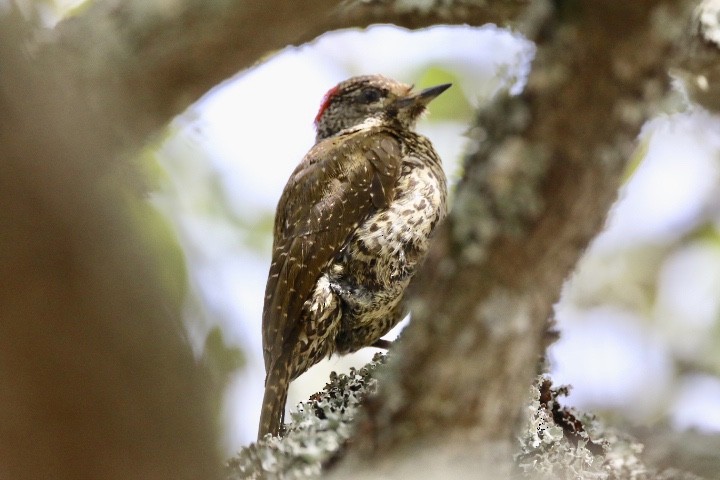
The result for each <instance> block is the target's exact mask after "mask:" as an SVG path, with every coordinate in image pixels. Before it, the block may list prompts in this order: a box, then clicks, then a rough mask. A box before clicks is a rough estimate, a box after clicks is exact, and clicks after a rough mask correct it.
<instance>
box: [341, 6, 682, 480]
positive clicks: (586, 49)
mask: <svg viewBox="0 0 720 480" xmlns="http://www.w3.org/2000/svg"><path fill="white" fill-rule="evenodd" d="M558 6H559V7H560V10H558V12H557V15H556V16H555V17H554V19H552V22H550V23H547V24H545V27H544V28H539V29H538V32H539V36H538V37H537V39H536V41H537V43H538V53H537V58H536V61H535V63H534V66H533V71H532V73H531V75H530V78H529V80H528V86H527V89H526V91H525V92H524V93H523V94H522V95H520V96H518V97H515V98H507V97H505V98H499V99H497V101H496V102H495V103H494V104H493V105H492V106H491V107H490V108H489V109H488V110H487V111H485V112H483V113H481V114H480V115H479V117H478V120H477V124H476V126H475V127H474V128H473V129H471V134H472V136H473V138H474V142H473V143H472V144H471V147H470V153H469V155H468V156H467V159H466V162H465V175H464V177H463V180H462V182H461V184H460V185H459V186H458V191H457V201H456V202H455V207H454V210H453V212H452V213H451V215H450V217H449V219H448V221H447V222H446V223H445V225H444V227H443V228H442V230H441V232H440V234H439V235H438V238H437V239H436V243H435V245H434V250H433V251H432V252H431V255H430V258H429V260H428V264H427V265H426V267H425V269H424V270H423V274H421V275H420V277H419V278H418V279H417V282H416V283H415V291H414V296H413V306H414V308H413V317H414V318H413V322H411V324H410V326H409V327H408V328H407V329H406V331H405V332H404V335H403V337H402V338H401V340H400V342H399V345H397V349H396V352H395V353H396V354H397V357H396V359H395V361H394V362H391V363H390V365H389V368H388V372H387V374H386V376H385V377H384V378H382V379H381V382H380V389H379V392H378V395H377V396H375V397H373V398H372V399H371V400H370V402H369V403H368V405H367V409H366V415H365V417H364V418H363V419H362V420H361V423H360V426H359V434H358V437H357V438H356V439H355V441H354V443H353V447H352V450H353V451H354V455H353V456H351V458H350V459H349V460H348V464H347V465H349V466H348V468H347V469H346V470H341V472H340V473H339V476H340V477H341V476H342V475H343V474H347V473H348V472H357V471H358V470H357V468H358V465H369V464H372V465H373V468H376V466H377V464H378V457H383V458H385V459H386V461H387V462H389V461H390V460H387V459H390V458H393V459H394V461H395V462H397V463H402V462H404V461H412V460H411V459H410V457H408V456H407V455H405V453H407V451H408V449H409V448H411V446H413V445H414V446H416V447H417V448H416V451H415V452H414V454H413V455H412V458H418V457H420V458H424V456H426V455H431V454H435V458H436V459H438V457H439V456H441V455H443V451H442V449H437V448H434V446H435V445H438V444H454V445H456V446H458V448H459V450H458V449H456V450H455V453H453V456H451V457H450V458H453V459H455V460H457V459H458V458H460V457H462V458H466V459H468V461H471V462H476V464H477V465H492V466H493V467H494V468H496V469H497V470H498V471H497V472H496V474H499V475H503V474H507V471H505V472H503V471H502V467H501V466H502V465H503V462H502V461H499V462H498V461H497V459H498V458H502V457H505V459H508V458H509V457H510V451H511V447H510V446H511V443H512V439H513V435H514V432H516V428H517V425H519V424H520V422H521V419H522V417H523V415H522V407H523V402H524V398H525V396H524V392H525V391H526V390H525V389H526V387H527V385H529V383H530V381H531V379H532V377H533V375H534V374H535V372H536V369H537V365H538V361H539V359H540V358H541V356H542V355H543V354H544V350H545V347H546V343H547V342H546V340H545V339H546V335H547V328H548V319H549V318H551V313H552V305H553V303H554V302H555V301H557V299H558V297H559V294H560V289H561V287H562V284H563V281H564V279H565V278H566V277H567V276H568V274H569V273H570V271H571V269H572V268H573V266H574V264H575V262H576V261H577V259H578V258H579V257H580V255H581V254H582V253H583V251H584V249H585V248H586V247H587V245H588V244H589V242H590V241H591V240H592V238H593V237H594V236H595V235H596V234H597V233H598V231H599V230H600V228H601V227H602V225H603V223H604V221H605V217H606V214H607V212H608V210H609V208H610V206H611V204H612V202H613V201H614V199H615V196H616V192H617V189H618V186H619V184H620V180H621V175H622V172H623V169H624V166H625V161H626V159H628V158H630V154H631V153H632V150H633V148H634V140H635V137H636V135H637V134H638V132H639V129H640V127H641V126H642V124H643V122H644V121H645V119H647V118H648V116H649V115H651V114H652V113H653V112H654V106H655V105H656V104H657V103H658V102H659V101H660V100H661V99H662V98H663V96H664V95H665V93H666V91H667V88H668V81H667V67H668V62H669V59H670V58H671V55H670V54H671V52H672V48H673V45H674V43H673V42H674V41H676V40H677V37H674V36H672V35H669V34H668V33H669V32H672V31H678V29H675V30H673V29H672V28H669V27H670V25H667V24H658V23H657V21H656V20H657V18H667V19H674V21H676V22H678V25H680V26H682V25H683V22H685V21H686V20H685V18H686V17H685V18H683V16H682V12H683V11H684V7H685V6H686V4H685V3H684V2H660V1H646V2H633V3H625V2H623V3H620V2H613V1H609V0H608V1H598V0H592V1H577V2H558ZM679 30H682V28H680V29H679ZM396 451H397V452H398V453H395V452H396ZM433 452H434V453H433ZM458 452H464V453H458ZM444 453H447V452H444ZM440 458H442V457H440ZM470 459H471V460H470ZM438 461H442V460H438ZM363 462H364V463H363ZM450 463H453V462H450ZM504 465H509V462H507V461H506V462H505V463H504ZM508 468H509V467H508Z"/></svg>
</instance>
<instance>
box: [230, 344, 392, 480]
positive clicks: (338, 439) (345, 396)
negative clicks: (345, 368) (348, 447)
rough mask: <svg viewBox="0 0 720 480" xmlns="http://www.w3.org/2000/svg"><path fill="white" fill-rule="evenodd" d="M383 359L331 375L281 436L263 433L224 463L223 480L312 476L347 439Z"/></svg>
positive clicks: (371, 389)
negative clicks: (345, 372)
mask: <svg viewBox="0 0 720 480" xmlns="http://www.w3.org/2000/svg"><path fill="white" fill-rule="evenodd" d="M384 361H385V356H384V355H382V354H377V355H375V357H374V358H373V360H372V361H371V362H370V363H368V364H367V365H365V366H364V367H363V368H360V369H354V368H351V369H350V372H349V373H348V374H347V375H345V374H337V373H335V372H333V373H331V374H330V381H329V382H328V383H327V385H325V388H324V389H323V391H322V392H318V393H316V394H314V395H313V396H312V397H311V398H310V399H309V400H308V401H307V402H301V403H300V404H298V406H297V409H296V410H295V411H293V412H291V415H290V417H291V422H290V423H289V424H288V425H287V426H286V431H285V435H284V436H283V437H270V436H269V435H268V436H266V437H265V438H264V439H263V440H260V441H259V442H257V443H253V444H252V445H250V446H248V447H247V448H244V449H243V450H241V451H240V452H238V454H237V456H235V457H233V458H232V459H231V460H230V461H228V464H227V469H226V472H227V476H226V478H227V480H235V479H261V478H262V479H275V478H283V479H306V478H317V477H318V476H319V475H320V473H321V471H322V469H323V465H325V464H327V463H329V462H331V461H332V457H333V456H334V455H337V454H338V452H340V451H341V449H342V448H343V446H344V444H345V442H346V441H347V440H348V439H349V438H350V436H351V435H352V433H353V419H354V418H355V414H356V412H357V409H358V406H359V405H360V402H361V400H362V399H363V398H364V397H365V396H366V395H370V394H372V393H373V392H374V391H375V390H376V388H377V380H375V378H374V377H375V376H376V371H377V370H378V369H379V368H380V367H381V366H382V365H383V363H384Z"/></svg>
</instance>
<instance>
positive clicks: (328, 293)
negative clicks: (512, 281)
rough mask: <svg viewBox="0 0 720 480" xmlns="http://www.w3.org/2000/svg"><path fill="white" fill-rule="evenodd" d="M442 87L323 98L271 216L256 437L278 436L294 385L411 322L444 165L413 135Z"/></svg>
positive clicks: (360, 83)
mask: <svg viewBox="0 0 720 480" xmlns="http://www.w3.org/2000/svg"><path fill="white" fill-rule="evenodd" d="M449 87H450V84H444V85H438V86H436V87H432V88H428V89H425V90H421V91H414V90H413V87H412V86H411V85H407V84H404V83H400V82H398V81H395V80H391V79H389V78H386V77H383V76H381V75H367V76H358V77H353V78H350V79H348V80H345V81H344V82H341V83H340V84H338V85H337V86H335V87H333V88H331V89H330V90H329V91H328V92H327V94H326V95H325V97H324V98H323V101H322V104H321V106H320V110H319V112H318V114H317V117H316V118H315V126H316V128H317V136H316V139H315V142H316V143H315V145H314V146H313V147H312V148H311V149H310V151H309V152H308V153H307V154H306V155H305V157H304V158H303V159H302V161H301V162H300V164H299V165H298V166H297V168H295V171H294V172H293V173H292V175H291V176H290V178H289V180H288V182H287V184H286V185H285V189H284V190H283V193H282V195H281V197H280V200H279V202H278V206H277V211H276V213H275V224H274V229H273V250H272V261H271V265H270V272H269V273H268V279H267V286H266V288H265V302H264V309H263V318H262V341H263V356H264V359H265V372H266V377H265V395H264V398H263V404H262V411H261V415H260V427H259V430H258V439H262V438H263V437H264V436H265V435H266V434H272V435H273V436H276V435H279V434H280V431H281V427H282V424H283V419H284V411H285V403H286V401H287V392H288V385H289V383H290V382H291V381H292V380H294V379H295V378H297V377H298V376H300V375H301V374H302V373H304V372H305V371H306V370H307V369H308V368H310V367H311V366H313V365H314V364H316V363H317V362H319V361H320V360H322V359H323V358H325V357H327V356H329V355H332V354H333V353H337V354H346V353H350V352H355V351H357V350H359V349H360V348H363V347H367V346H384V345H386V343H385V341H384V340H381V337H382V336H384V335H385V334H386V333H387V332H388V331H389V330H390V329H391V328H392V327H393V326H395V325H396V324H397V323H398V322H399V321H400V320H401V319H402V318H403V317H404V316H405V315H406V313H407V310H406V307H405V305H404V302H403V293H404V292H405V289H406V287H407V285H408V283H409V282H410V279H411V278H412V276H413V274H414V273H415V271H416V269H417V267H418V265H419V264H420V263H421V262H422V260H423V259H424V257H425V254H426V252H427V249H428V240H429V238H430V236H431V234H432V232H433V230H434V229H435V227H436V226H437V225H438V222H440V221H441V220H442V219H443V218H444V217H445V214H446V211H447V207H446V199H447V186H446V178H445V173H444V172H443V169H442V165H441V161H440V157H439V156H438V154H437V153H436V152H435V149H434V148H433V146H432V144H431V143H430V140H428V139H427V138H426V137H424V136H422V135H420V134H418V133H416V132H415V131H414V128H415V123H416V121H417V119H418V118H419V117H420V115H421V114H422V113H423V112H424V111H425V109H426V106H427V104H428V103H429V102H430V101H431V100H433V99H434V98H435V97H437V96H438V95H440V94H441V93H442V92H444V91H445V90H447V89H448V88H449Z"/></svg>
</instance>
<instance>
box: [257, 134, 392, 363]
mask: <svg viewBox="0 0 720 480" xmlns="http://www.w3.org/2000/svg"><path fill="white" fill-rule="evenodd" d="M400 163H401V153H400V144H399V142H398V141H397V140H396V139H395V138H394V137H392V136H390V135H389V134H384V133H381V132H378V131H377V130H376V131H375V132H367V131H356V132H352V133H348V134H346V135H342V136H339V137H332V138H328V139H326V140H323V141H322V142H319V143H317V144H316V145H315V146H314V147H313V148H312V149H311V150H310V152H308V154H307V155H306V156H305V158H303V160H302V162H301V163H300V165H298V167H297V168H296V169H295V171H294V172H293V174H292V175H291V177H290V179H289V180H288V183H287V185H285V189H284V191H283V194H282V196H281V197H280V201H279V202H278V207H277V212H276V215H275V228H274V236H273V240H274V241H273V254H272V262H271V264H270V272H269V274H268V280H267V285H266V287H265V305H264V309H263V354H264V357H265V370H266V372H267V371H268V370H269V369H270V366H271V365H272V362H273V361H275V360H276V359H277V358H279V357H280V355H281V354H282V352H283V351H287V350H289V349H291V348H292V346H293V344H294V342H296V341H297V339H296V337H297V335H298V332H299V330H298V328H299V326H300V313H301V310H302V306H303V303H304V302H305V301H306V300H307V299H308V297H309V296H310V294H311V292H312V290H313V288H314V286H315V283H316V282H317V280H318V278H320V274H321V272H322V271H323V269H324V268H325V267H326V266H327V265H328V263H329V262H330V261H331V260H332V259H333V257H335V255H336V254H337V253H338V252H339V251H340V249H341V248H342V246H343V245H344V244H345V242H346V241H347V239H348V237H349V236H350V234H351V232H352V231H353V230H354V229H355V228H356V226H357V225H358V224H359V223H360V222H362V221H363V220H364V219H365V218H367V216H368V215H369V214H370V213H371V212H372V211H374V210H375V209H377V208H381V207H385V206H387V205H388V204H389V203H390V201H391V200H392V198H393V196H394V188H395V183H396V181H397V177H398V175H399V174H400Z"/></svg>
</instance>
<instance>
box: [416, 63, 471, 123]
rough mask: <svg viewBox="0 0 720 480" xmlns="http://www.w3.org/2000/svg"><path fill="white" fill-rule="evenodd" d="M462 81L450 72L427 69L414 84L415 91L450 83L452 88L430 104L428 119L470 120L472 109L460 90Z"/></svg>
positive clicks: (436, 68)
mask: <svg viewBox="0 0 720 480" xmlns="http://www.w3.org/2000/svg"><path fill="white" fill-rule="evenodd" d="M461 82H462V79H461V78H460V77H458V76H457V75H456V74H455V73H453V72H451V71H450V70H447V69H444V68H442V67H439V66H431V67H428V68H427V69H426V70H425V71H424V72H423V73H422V75H421V76H419V77H418V81H417V83H416V84H415V88H416V89H417V90H421V89H423V88H428V87H433V86H435V85H440V84H443V83H452V84H453V88H450V89H448V90H447V91H445V92H443V94H442V95H440V96H439V97H438V98H437V99H435V100H433V102H432V115H431V116H430V119H431V120H433V121H447V120H454V121H460V120H462V119H467V118H470V117H471V116H472V115H473V107H472V105H471V104H470V102H469V101H468V99H467V97H465V94H464V93H463V90H462V88H460V85H461Z"/></svg>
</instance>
